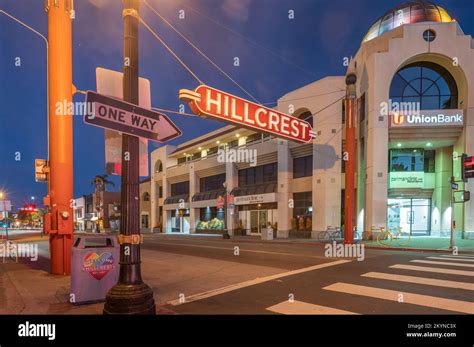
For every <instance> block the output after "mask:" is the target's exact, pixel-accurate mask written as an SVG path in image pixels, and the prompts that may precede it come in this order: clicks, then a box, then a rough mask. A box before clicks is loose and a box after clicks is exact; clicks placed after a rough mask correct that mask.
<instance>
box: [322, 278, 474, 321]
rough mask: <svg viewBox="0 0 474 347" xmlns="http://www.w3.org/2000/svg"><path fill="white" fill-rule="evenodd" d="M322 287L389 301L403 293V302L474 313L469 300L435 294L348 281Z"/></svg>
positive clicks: (473, 305) (394, 299) (473, 304)
mask: <svg viewBox="0 0 474 347" xmlns="http://www.w3.org/2000/svg"><path fill="white" fill-rule="evenodd" d="M323 289H326V290H331V291H335V292H341V293H345V294H354V295H361V296H367V297H371V298H375V299H383V300H390V301H398V300H399V298H400V294H403V296H402V297H401V298H403V303H406V304H413V305H418V306H424V307H432V308H437V309H441V310H448V311H455V312H462V313H471V314H472V313H474V303H473V302H469V301H461V300H453V299H445V298H440V297H436V296H429V295H420V294H414V293H407V292H400V291H396V290H389V289H382V288H375V287H367V286H359V285H356V284H349V283H342V282H338V283H334V284H331V285H329V286H326V287H324V288H323Z"/></svg>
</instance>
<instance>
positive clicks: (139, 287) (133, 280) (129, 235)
mask: <svg viewBox="0 0 474 347" xmlns="http://www.w3.org/2000/svg"><path fill="white" fill-rule="evenodd" d="M123 3H124V10H123V18H124V68H123V99H124V101H127V102H130V103H132V104H135V105H138V95H139V94H138V62H139V61H138V24H139V21H140V17H139V0H124V1H123ZM138 142H139V138H138V137H135V136H129V135H126V134H122V182H121V205H122V206H121V208H122V210H121V214H120V219H121V220H120V236H119V242H120V277H119V281H118V283H117V284H116V285H115V286H113V287H112V288H111V289H110V291H109V292H108V293H107V296H106V301H105V305H104V314H156V307H155V301H154V298H153V291H152V290H151V288H150V287H148V286H147V285H146V284H145V283H144V282H143V280H142V277H141V268H140V263H141V260H140V243H141V236H140V225H139V217H140V210H139V209H140V206H139V204H140V201H139V148H138V145H139V143H138Z"/></svg>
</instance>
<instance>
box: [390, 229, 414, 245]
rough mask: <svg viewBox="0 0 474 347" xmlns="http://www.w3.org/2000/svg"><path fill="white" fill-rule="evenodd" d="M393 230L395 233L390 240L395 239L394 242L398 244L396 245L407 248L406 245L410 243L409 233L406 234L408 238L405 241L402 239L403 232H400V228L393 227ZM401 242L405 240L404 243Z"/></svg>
mask: <svg viewBox="0 0 474 347" xmlns="http://www.w3.org/2000/svg"><path fill="white" fill-rule="evenodd" d="M393 229H396V230H397V232H396V233H392V239H395V240H396V242H397V243H398V245H400V246H408V244H409V243H410V240H411V235H410V233H408V237H407V238H406V239H404V237H403V232H402V230H403V229H402V227H400V226H398V227H394V228H393ZM401 240H406V241H401Z"/></svg>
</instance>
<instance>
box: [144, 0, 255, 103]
mask: <svg viewBox="0 0 474 347" xmlns="http://www.w3.org/2000/svg"><path fill="white" fill-rule="evenodd" d="M143 3H144V4H145V6H147V7H148V8H149V9H150V10H151V11H152V12H153V13H154V14H155V15H157V16H158V17H159V18H160V19H161V20H162V21H163V22H164V23H166V25H168V26H169V27H170V28H171V29H173V31H174V32H175V33H177V34H178V35H179V36H180V37H181V38H182V39H183V40H185V41H186V42H187V43H188V44H189V45H190V46H191V47H192V48H194V49H195V50H196V51H197V52H198V53H199V54H200V55H201V56H202V57H204V58H205V59H206V60H207V61H208V62H209V63H211V64H212V65H213V66H214V67H215V68H216V69H217V70H219V71H220V72H221V73H222V74H223V75H224V76H226V77H227V78H228V79H229V80H231V81H232V82H233V83H234V84H235V85H236V86H237V87H239V88H240V90H242V91H243V92H244V93H245V94H247V95H248V96H250V97H251V98H252V99H253V100H255V101H256V102H257V103H259V104H260V101H258V99H257V98H256V97H255V96H253V95H252V94H251V93H250V92H249V91H248V90H247V89H245V88H244V87H243V86H241V85H240V84H239V83H238V82H237V81H236V80H235V79H233V78H232V77H231V76H230V75H229V74H228V73H227V72H225V71H224V70H223V69H222V68H221V67H220V66H219V65H217V64H216V63H215V62H214V61H213V60H212V59H211V58H210V57H209V56H208V55H207V54H205V53H204V52H203V51H202V50H201V49H199V47H197V46H196V45H195V44H194V43H193V42H191V40H189V39H188V38H187V37H186V36H185V35H184V34H183V33H181V32H180V31H179V30H178V29H176V27H175V26H174V25H173V24H171V23H170V22H169V21H168V20H167V19H166V18H165V17H163V16H162V15H161V14H160V13H159V12H158V11H157V10H156V9H154V8H153V7H152V6H151V5H150V4H149V3H148V1H146V0H145V1H143Z"/></svg>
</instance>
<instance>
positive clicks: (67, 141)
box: [45, 0, 73, 275]
mask: <svg viewBox="0 0 474 347" xmlns="http://www.w3.org/2000/svg"><path fill="white" fill-rule="evenodd" d="M71 3H72V1H71V0H69V1H68V0H46V8H45V10H46V12H47V14H48V43H49V52H48V67H49V72H48V78H49V168H50V169H49V171H50V172H49V182H48V183H49V184H48V195H49V199H47V200H49V207H50V213H51V214H50V221H51V223H50V231H49V233H50V239H49V240H50V241H49V242H50V253H51V273H53V274H58V275H68V274H69V273H70V272H71V248H72V242H73V210H72V204H71V202H72V199H73V164H72V162H73V151H72V146H73V142H72V136H73V131H72V115H71V114H68V113H67V111H68V110H67V108H66V109H63V110H62V112H60V113H59V114H57V109H56V105H58V103H61V104H63V105H70V104H69V103H70V102H72V19H71V10H72V8H71Z"/></svg>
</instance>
